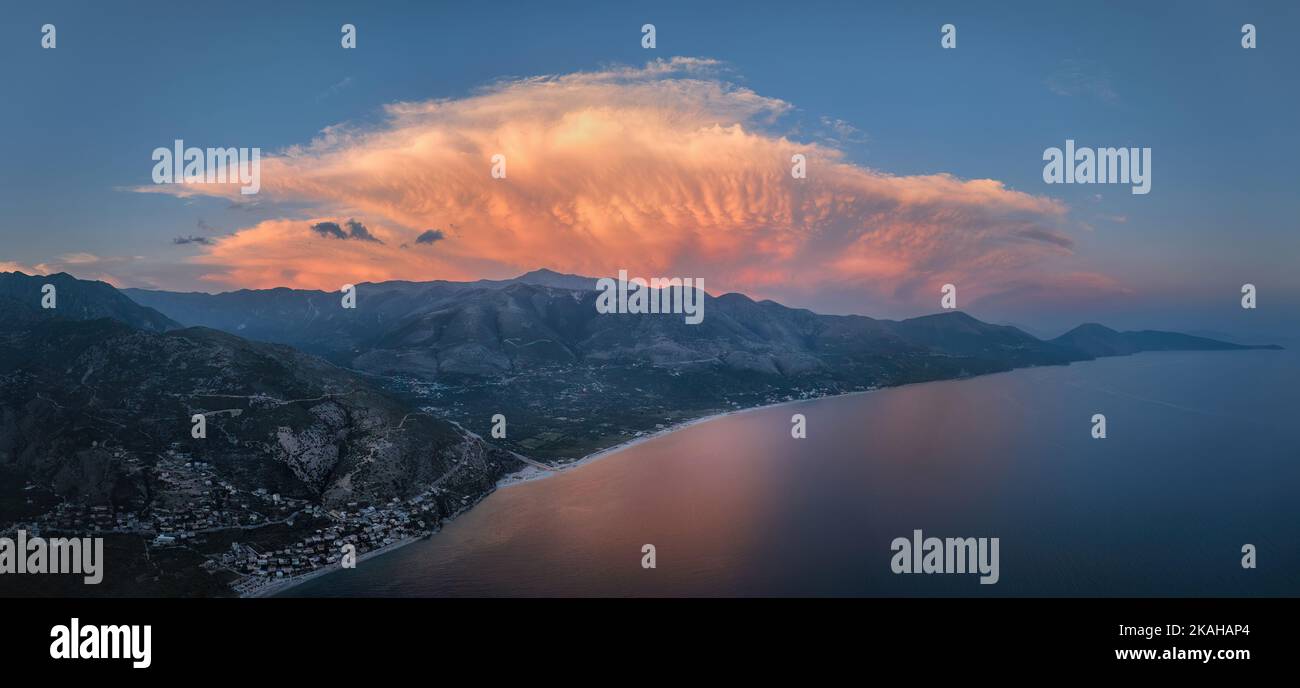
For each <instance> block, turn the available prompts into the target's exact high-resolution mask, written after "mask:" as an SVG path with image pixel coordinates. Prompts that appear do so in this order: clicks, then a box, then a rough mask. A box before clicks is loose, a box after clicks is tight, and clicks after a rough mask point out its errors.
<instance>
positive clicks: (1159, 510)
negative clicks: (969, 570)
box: [284, 351, 1300, 596]
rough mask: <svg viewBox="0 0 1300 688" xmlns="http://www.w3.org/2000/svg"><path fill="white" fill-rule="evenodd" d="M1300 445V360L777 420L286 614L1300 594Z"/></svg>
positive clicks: (611, 479)
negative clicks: (704, 600)
mask: <svg viewBox="0 0 1300 688" xmlns="http://www.w3.org/2000/svg"><path fill="white" fill-rule="evenodd" d="M794 413H802V414H804V415H805V416H806V417H807V427H808V437H807V439H794V438H792V437H791V434H790V428H791V415H792V414H794ZM1094 413H1102V414H1105V416H1106V419H1107V432H1108V437H1107V438H1106V439H1093V438H1092V436H1091V428H1092V423H1091V418H1092V416H1093V414H1094ZM1298 426H1300V356H1298V355H1297V353H1296V352H1295V351H1240V352H1192V353H1182V352H1179V353H1145V354H1140V355H1136V356H1128V357H1121V358H1109V359H1102V360H1099V361H1092V362H1086V363H1076V364H1073V365H1070V366H1060V367H1046V368H1029V369H1023V370H1017V371H1013V372H1010V373H1003V374H998V375H990V376H985V377H978V378H972V379H967V380H954V381H946V382H935V383H927V384H920V385H910V386H905V387H899V388H894V389H887V390H881V391H877V392H873V393H868V394H861V395H853V396H846V397H837V398H830V399H821V400H816V401H809V402H802V403H798V404H791V405H784V406H777V407H768V408H763V409H758V410H754V411H749V412H745V413H740V414H734V415H731V416H725V417H721V418H717V419H714V420H710V421H708V422H705V423H700V424H698V425H694V426H691V427H687V428H685V429H682V430H678V431H676V432H673V433H670V434H667V435H664V436H661V437H658V438H655V439H653V440H650V441H647V442H644V443H642V444H639V445H635V446H632V447H630V448H627V449H625V450H622V451H619V452H616V453H613V454H610V455H608V456H606V457H605V458H601V459H599V460H597V461H593V462H591V463H588V464H586V465H583V466H580V467H578V468H574V469H572V470H569V471H566V472H563V473H561V474H558V475H555V476H553V477H550V478H546V479H543V480H535V481H531V482H527V483H522V484H516V485H513V486H509V487H506V488H503V489H500V490H498V491H497V492H496V493H494V494H492V495H491V496H489V497H488V498H487V499H485V500H484V501H483V502H482V503H481V504H479V505H478V506H476V507H474V508H473V509H472V510H470V511H469V512H468V513H466V514H464V515H462V516H460V517H459V518H457V519H456V520H454V521H452V522H451V523H449V524H447V525H446V526H445V527H444V528H443V530H442V531H441V532H440V533H438V534H436V535H434V536H433V537H432V538H430V539H428V540H424V541H420V542H418V543H415V544H413V545H410V546H407V547H404V548H402V549H400V550H398V551H396V552H393V553H391V554H387V555H384V556H381V557H376V558H374V559H370V560H366V561H363V562H361V563H360V564H359V565H358V567H357V568H356V569H355V570H346V571H339V572H337V573H332V574H329V575H326V576H322V577H320V578H317V579H314V580H311V581H308V582H306V583H304V584H303V585H301V586H298V587H296V588H293V589H291V590H289V591H287V592H286V593H284V594H285V595H289V596H475V595H494V596H495V595H525V596H535V595H584V596H587V595H667V596H679V595H711V596H716V595H781V596H787V595H795V596H803V595H882V596H894V595H962V596H981V595H1003V596H1006V595H1017V596H1018V595H1067V596H1069V595H1078V596H1094V595H1100V596H1125V595H1144V596H1165V595H1169V596H1177V595H1215V596H1220V595H1223V596H1234V595H1300V435H1298V434H1297V428H1298ZM914 529H921V530H922V531H923V532H924V534H925V536H927V537H928V536H936V537H990V538H991V537H997V538H999V554H1000V561H999V569H1000V580H999V582H998V583H997V584H995V585H981V584H979V582H978V578H977V576H976V575H960V574H958V575H925V574H912V575H897V574H894V573H891V570H890V559H891V556H892V554H893V552H892V551H891V549H890V543H891V541H892V540H893V539H894V538H897V537H909V538H910V537H911V535H912V531H913V530H914ZM647 543H650V544H653V545H655V547H656V550H657V551H656V558H657V568H655V569H650V570H647V569H643V568H642V567H641V559H642V553H641V549H642V546H643V545H644V544H647ZM1246 543H1250V544H1253V545H1255V546H1256V547H1257V549H1258V568H1256V569H1253V570H1246V569H1243V568H1242V566H1241V558H1242V554H1241V549H1242V546H1243V545H1244V544H1246Z"/></svg>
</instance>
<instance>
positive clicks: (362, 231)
mask: <svg viewBox="0 0 1300 688" xmlns="http://www.w3.org/2000/svg"><path fill="white" fill-rule="evenodd" d="M343 225H345V226H347V228H348V229H347V231H343V227H342V226H340V225H339V223H337V222H317V223H316V224H314V225H312V226H311V231H313V232H316V233H317V234H319V235H321V236H323V237H325V238H326V239H344V240H347V239H355V240H357V241H369V242H371V243H375V244H382V243H384V242H383V241H380V240H379V238H378V237H376V236H375V235H373V234H371V233H370V230H368V229H366V226H365V225H363V224H361V223H360V222H357V221H356V220H352V219H349V220H348V221H347V222H344V223H343Z"/></svg>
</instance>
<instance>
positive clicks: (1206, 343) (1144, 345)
mask: <svg viewBox="0 0 1300 688" xmlns="http://www.w3.org/2000/svg"><path fill="white" fill-rule="evenodd" d="M1052 342H1053V343H1055V344H1059V345H1061V346H1064V347H1069V348H1071V349H1074V350H1076V351H1080V352H1082V353H1084V354H1086V355H1088V356H1091V357H1094V358H1100V357H1103V356H1125V355H1128V354H1134V353H1138V352H1140V351H1225V350H1234V349H1280V348H1282V347H1279V346H1275V345H1262V346H1260V345H1245V344H1234V343H1231V342H1222V341H1218V340H1214V339H1207V338H1205V337H1194V336H1192V335H1188V334H1179V333H1177V332H1159V331H1156V330H1141V331H1138V332H1117V331H1115V330H1112V329H1110V328H1109V327H1106V326H1104V325H1098V324H1096V323H1086V324H1083V325H1080V326H1078V327H1076V328H1074V329H1073V330H1070V331H1069V332H1066V333H1065V334H1063V335H1061V336H1060V337H1057V338H1056V339H1053V340H1052Z"/></svg>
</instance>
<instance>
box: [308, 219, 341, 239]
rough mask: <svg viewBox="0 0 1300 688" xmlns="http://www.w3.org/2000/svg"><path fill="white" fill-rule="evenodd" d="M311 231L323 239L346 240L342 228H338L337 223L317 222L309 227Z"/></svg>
mask: <svg viewBox="0 0 1300 688" xmlns="http://www.w3.org/2000/svg"><path fill="white" fill-rule="evenodd" d="M311 231H313V232H315V233H317V234H319V235H321V236H323V237H325V238H326V239H329V238H334V239H346V238H348V235H347V232H344V231H343V228H342V227H340V226H339V223H337V222H317V223H316V224H314V225H312V226H311Z"/></svg>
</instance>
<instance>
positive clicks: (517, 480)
mask: <svg viewBox="0 0 1300 688" xmlns="http://www.w3.org/2000/svg"><path fill="white" fill-rule="evenodd" d="M953 379H955V380H956V379H962V378H953ZM927 382H940V381H939V380H928V381H927ZM912 384H926V383H925V382H920V383H912ZM899 386H902V385H899ZM882 389H890V388H889V387H875V388H873V389H863V390H858V391H856V392H844V393H843V394H827V395H825V396H820V397H809V398H807V399H790V400H787V401H778V402H776V403H774V404H762V405H759V406H748V407H746V408H740V409H731V410H730V411H719V412H717V413H711V414H708V415H704V416H700V417H699V418H692V419H690V420H684V421H682V422H680V423H675V424H673V425H670V426H668V427H666V428H663V429H661V430H656V431H654V432H652V433H649V434H646V435H640V436H638V437H633V438H631V439H629V440H625V441H623V442H620V443H618V444H615V445H612V446H609V447H606V448H604V449H597V450H596V451H594V452H592V453H590V454H587V455H586V456H584V457H582V458H580V459H576V460H574V461H570V462H569V463H566V464H562V465H559V466H552V467H550V468H549V470H545V471H544V470H541V469H539V468H537V467H536V466H532V465H530V466H526V467H524V468H522V469H520V470H518V471H515V472H514V473H510V474H508V475H505V476H502V478H501V479H500V480H498V481H497V485H496V486H497V489H505V488H508V487H514V486H515V485H522V484H524V483H528V482H532V481H534V480H544V479H546V478H550V477H553V476H556V475H559V474H560V473H563V472H565V471H568V470H572V469H574V468H578V467H580V466H585V465H587V464H589V463H592V462H594V461H599V460H600V459H603V458H605V457H607V456H609V455H611V454H615V453H618V452H620V451H623V450H624V449H629V448H631V447H635V446H636V445H638V444H641V443H643V442H649V441H650V440H653V439H655V438H658V437H662V436H664V435H667V434H669V433H673V432H677V431H678V430H685V429H686V428H689V427H691V426H693V425H699V424H701V423H707V422H709V421H711V420H717V419H719V418H726V417H727V416H736V415H740V414H742V413H750V412H753V411H762V410H765V409H773V408H779V407H781V406H791V405H794V404H803V403H807V402H810V401H818V400H821V399H839V398H842V397H852V396H858V395H861V394H871V393H873V392H879V391H880V390H882Z"/></svg>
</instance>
